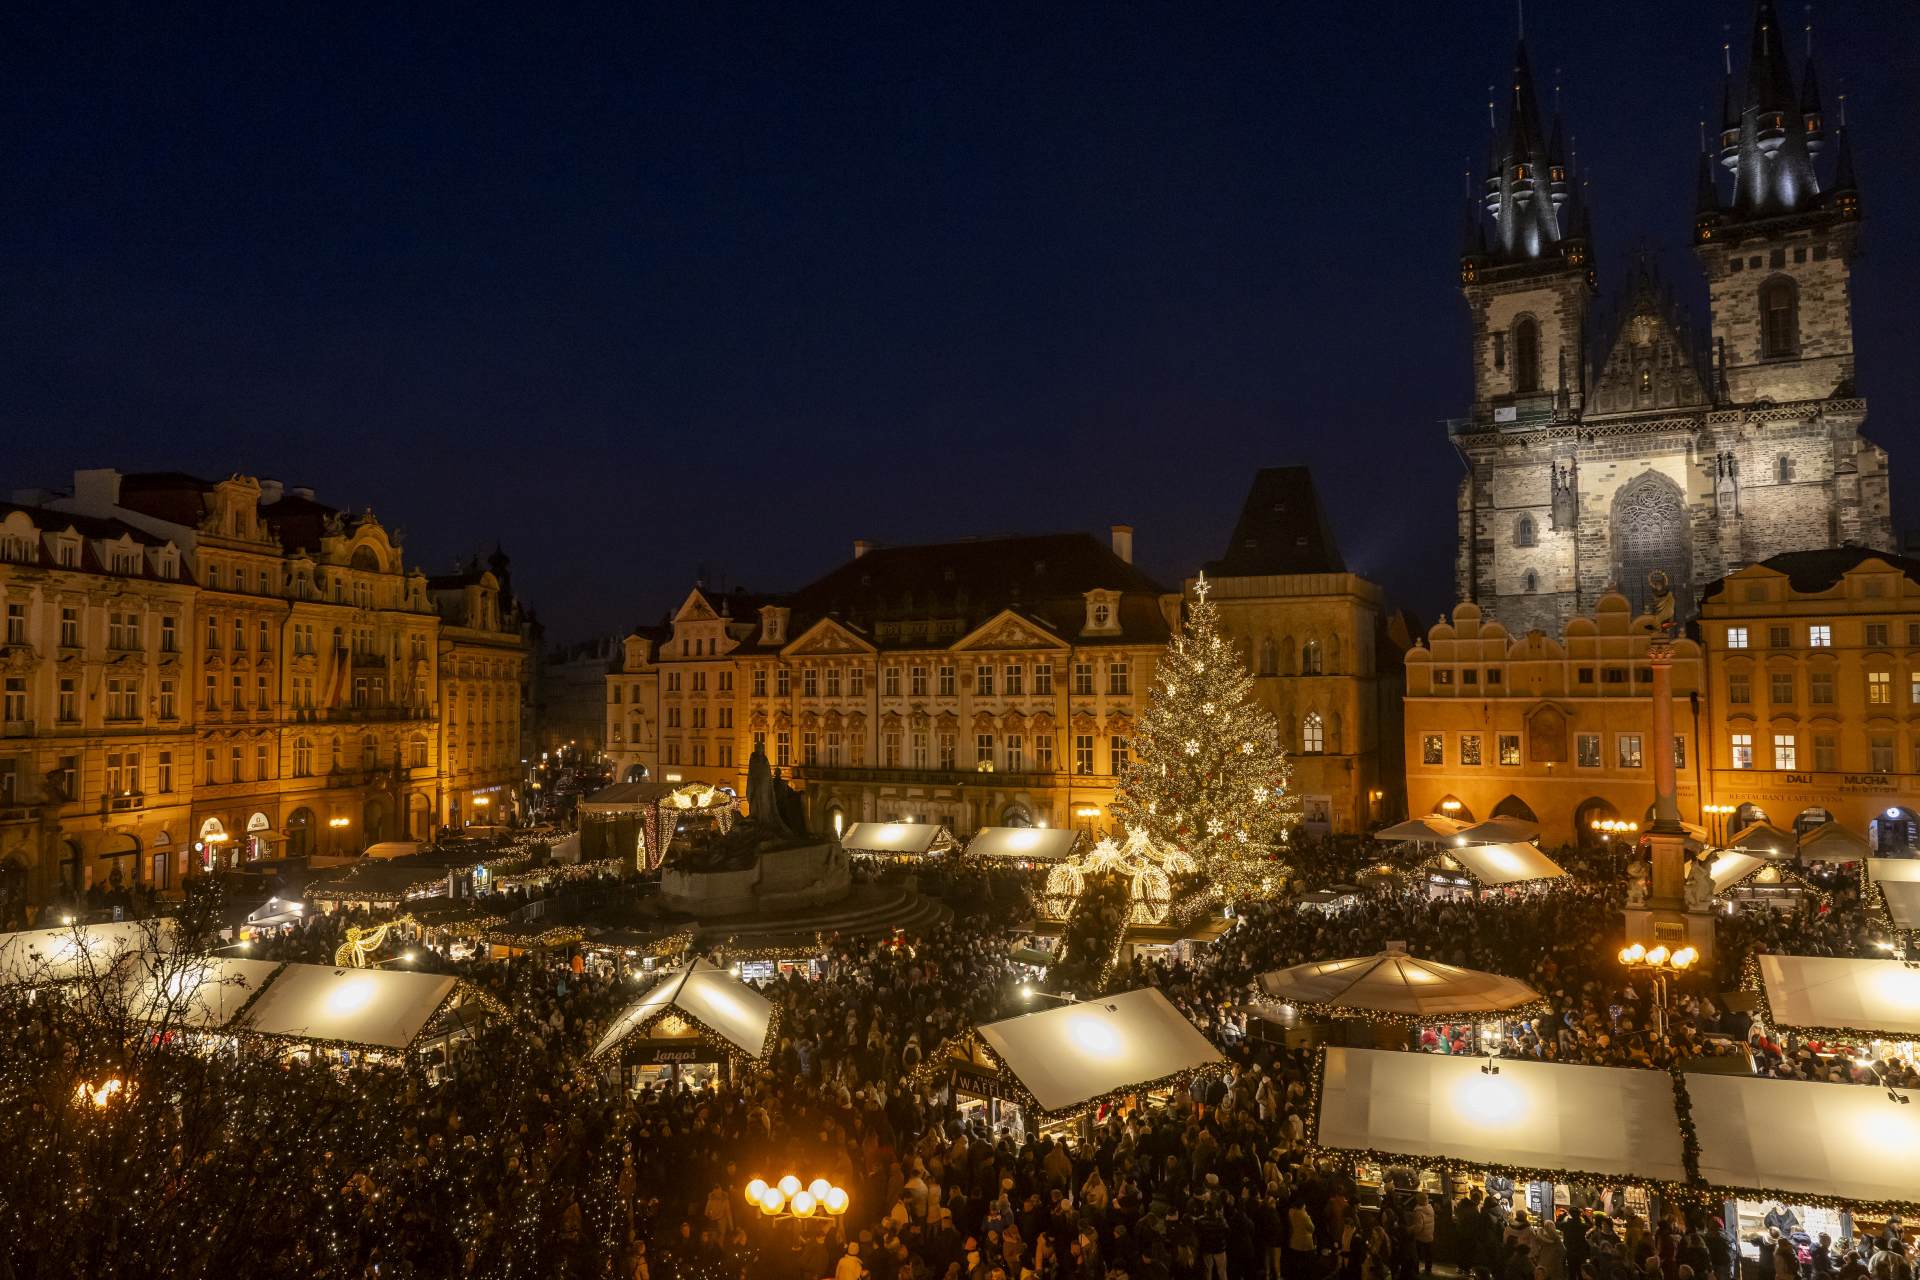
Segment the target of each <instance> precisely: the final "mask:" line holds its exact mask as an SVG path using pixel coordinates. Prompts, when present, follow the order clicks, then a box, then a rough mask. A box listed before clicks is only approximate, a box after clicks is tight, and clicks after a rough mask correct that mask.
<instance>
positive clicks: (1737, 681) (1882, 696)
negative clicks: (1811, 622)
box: [1727, 671, 1920, 707]
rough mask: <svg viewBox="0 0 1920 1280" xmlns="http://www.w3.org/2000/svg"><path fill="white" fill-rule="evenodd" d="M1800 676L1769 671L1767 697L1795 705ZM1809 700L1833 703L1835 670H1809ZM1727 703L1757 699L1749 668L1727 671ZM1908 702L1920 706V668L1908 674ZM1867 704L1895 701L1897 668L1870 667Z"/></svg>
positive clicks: (1782, 704)
mask: <svg viewBox="0 0 1920 1280" xmlns="http://www.w3.org/2000/svg"><path fill="white" fill-rule="evenodd" d="M1798 686H1799V679H1798V676H1797V674H1796V673H1795V672H1792V671H1770V672H1768V673H1767V701H1768V702H1769V703H1770V704H1772V705H1773V706H1776V707H1791V706H1793V705H1795V703H1796V702H1797V698H1796V696H1795V694H1796V690H1797V689H1798ZM1807 702H1808V704H1809V705H1810V706H1816V707H1830V706H1832V705H1833V703H1834V673H1833V672H1831V671H1809V672H1808V673H1807ZM1727 703H1728V705H1730V706H1736V707H1740V706H1750V705H1752V703H1753V677H1752V675H1751V674H1750V673H1748V672H1745V671H1729V672H1728V673H1727ZM1907 703H1908V705H1910V706H1916V707H1920V671H1914V672H1910V673H1908V675H1907ZM1866 705H1867V706H1870V707H1891V706H1892V705H1893V672H1891V671H1869V672H1867V673H1866Z"/></svg>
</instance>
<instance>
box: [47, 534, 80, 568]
mask: <svg viewBox="0 0 1920 1280" xmlns="http://www.w3.org/2000/svg"><path fill="white" fill-rule="evenodd" d="M53 562H54V563H55V564H57V565H59V566H60V567H61V568H63V569H78V568H79V567H80V543H79V541H78V540H77V539H74V538H55V539H54V540H53Z"/></svg>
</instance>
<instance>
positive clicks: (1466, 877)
mask: <svg viewBox="0 0 1920 1280" xmlns="http://www.w3.org/2000/svg"><path fill="white" fill-rule="evenodd" d="M1422 869H1423V870H1424V871H1425V872H1426V877H1427V891H1428V893H1430V894H1431V895H1433V896H1434V897H1442V896H1457V895H1459V894H1460V893H1461V892H1462V891H1465V892H1467V893H1474V892H1476V886H1477V889H1478V890H1502V889H1519V888H1522V887H1524V886H1527V885H1537V884H1543V883H1545V882H1547V881H1549V880H1558V879H1560V878H1562V877H1563V876H1565V875H1566V874H1567V873H1566V871H1565V869H1563V868H1562V867H1561V866H1560V864H1559V863H1557V862H1555V861H1554V860H1553V859H1552V858H1549V857H1548V856H1547V855H1546V854H1544V853H1542V852H1540V850H1538V849H1536V848H1535V847H1534V846H1532V845H1530V844H1524V843H1523V844H1469V845H1456V846H1454V847H1453V848H1450V849H1448V850H1447V851H1446V852H1445V853H1442V854H1438V855H1436V856H1435V857H1434V858H1433V859H1431V860H1430V861H1429V862H1428V863H1427V864H1426V866H1425V867H1424V868H1422Z"/></svg>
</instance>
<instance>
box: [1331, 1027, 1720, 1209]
mask: <svg viewBox="0 0 1920 1280" xmlns="http://www.w3.org/2000/svg"><path fill="white" fill-rule="evenodd" d="M1489 1068H1491V1069H1492V1070H1493V1071H1497V1074H1493V1073H1491V1071H1490V1070H1489ZM1317 1119H1318V1126H1317V1130H1316V1133H1315V1135H1314V1140H1315V1142H1317V1143H1318V1145H1319V1146H1321V1147H1324V1148H1327V1149H1329V1150H1333V1151H1350V1152H1365V1153H1382V1154H1384V1155H1385V1156H1388V1157H1392V1156H1401V1157H1404V1158H1406V1159H1407V1160H1408V1161H1409V1162H1410V1163H1415V1164H1418V1163H1423V1162H1426V1163H1440V1162H1445V1161H1464V1162H1466V1163H1469V1164H1476V1165H1482V1166H1487V1167H1490V1168H1501V1169H1506V1170H1514V1171H1520V1172H1525V1173H1532V1174H1535V1175H1537V1176H1538V1177H1539V1178H1541V1179H1543V1180H1553V1181H1563V1182H1564V1181H1571V1180H1572V1179H1573V1178H1576V1177H1587V1178H1595V1179H1599V1180H1602V1181H1619V1182H1643V1183H1674V1182H1684V1181H1685V1180H1686V1177H1687V1170H1686V1164H1685V1159H1684V1154H1683V1150H1682V1143H1681V1138H1680V1124H1679V1120H1678V1117H1677V1116H1676V1114H1675V1112H1674V1100H1673V1082H1672V1079H1671V1078H1670V1077H1669V1076H1668V1075H1667V1073H1666V1072H1664V1071H1644V1070H1637V1069H1634V1068H1630V1067H1576V1066H1568V1065H1564V1064H1560V1063H1546V1062H1531V1061H1528V1060H1525V1059H1517V1058H1501V1059H1499V1060H1498V1062H1497V1064H1495V1063H1490V1062H1489V1060H1488V1059H1485V1058H1467V1057H1449V1056H1445V1055H1441V1054H1432V1053H1407V1052H1404V1051H1400V1050H1391V1049H1384V1050H1383V1049H1338V1048H1336V1049H1328V1050H1327V1051H1326V1058H1325V1060H1324V1066H1323V1075H1322V1077H1321V1081H1320V1108H1319V1114H1318V1117H1317ZM1373 1158H1376V1159H1378V1158H1380V1156H1379V1155H1375V1156H1374V1157H1373Z"/></svg>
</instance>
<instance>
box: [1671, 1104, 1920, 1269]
mask: <svg viewBox="0 0 1920 1280" xmlns="http://www.w3.org/2000/svg"><path fill="white" fill-rule="evenodd" d="M1649 1074H1651V1073H1649ZM1684 1079H1685V1081H1686V1092H1685V1106H1686V1109H1687V1112H1688V1114H1689V1115H1690V1117H1691V1122H1692V1125H1693V1131H1694V1136H1695V1140H1696V1141H1697V1143H1698V1151H1699V1155H1698V1168H1699V1177H1700V1180H1701V1181H1702V1182H1704V1183H1706V1184H1707V1185H1708V1186H1709V1187H1711V1188H1712V1189H1713V1191H1714V1192H1715V1193H1717V1194H1718V1195H1720V1196H1722V1197H1724V1199H1725V1202H1726V1212H1725V1220H1726V1222H1727V1225H1728V1226H1729V1227H1731V1228H1733V1229H1734V1232H1735V1235H1736V1237H1737V1238H1738V1240H1739V1242H1740V1248H1741V1252H1742V1253H1743V1254H1744V1255H1745V1256H1746V1257H1747V1258H1749V1259H1753V1260H1755V1261H1757V1260H1758V1258H1759V1248H1758V1246H1757V1245H1755V1244H1752V1243H1750V1241H1751V1239H1752V1238H1753V1237H1756V1236H1760V1237H1764V1236H1765V1235H1766V1228H1767V1225H1768V1223H1767V1215H1768V1214H1769V1213H1774V1214H1776V1216H1777V1214H1778V1212H1779V1211H1780V1210H1782V1209H1785V1210H1786V1211H1788V1212H1790V1213H1791V1214H1792V1215H1793V1217H1794V1218H1795V1219H1797V1220H1798V1223H1799V1229H1800V1230H1803V1231H1806V1232H1807V1233H1808V1234H1809V1235H1817V1234H1818V1233H1820V1232H1822V1231H1825V1232H1826V1233H1827V1234H1828V1235H1830V1236H1831V1237H1832V1238H1833V1239H1834V1240H1835V1241H1840V1240H1847V1239H1853V1238H1857V1237H1858V1236H1861V1235H1866V1234H1876V1233H1878V1232H1879V1231H1881V1230H1882V1229H1884V1228H1885V1227H1886V1225H1887V1224H1888V1222H1889V1220H1890V1219H1892V1218H1894V1217H1896V1216H1898V1217H1903V1218H1904V1219H1905V1223H1904V1232H1905V1233H1906V1234H1908V1235H1909V1236H1911V1233H1912V1231H1913V1223H1914V1218H1915V1216H1916V1215H1920V1106H1916V1105H1914V1104H1913V1099H1914V1097H1915V1095H1914V1093H1913V1092H1912V1091H1910V1090H1895V1089H1885V1088H1875V1087H1872V1086H1868V1085H1857V1084H1828V1083H1826V1082H1824V1081H1812V1080H1775V1079H1771V1078H1769V1077H1765V1076H1734V1075H1719V1074H1708V1073H1700V1072H1692V1071H1689V1072H1687V1073H1686V1074H1685V1076H1684Z"/></svg>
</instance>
